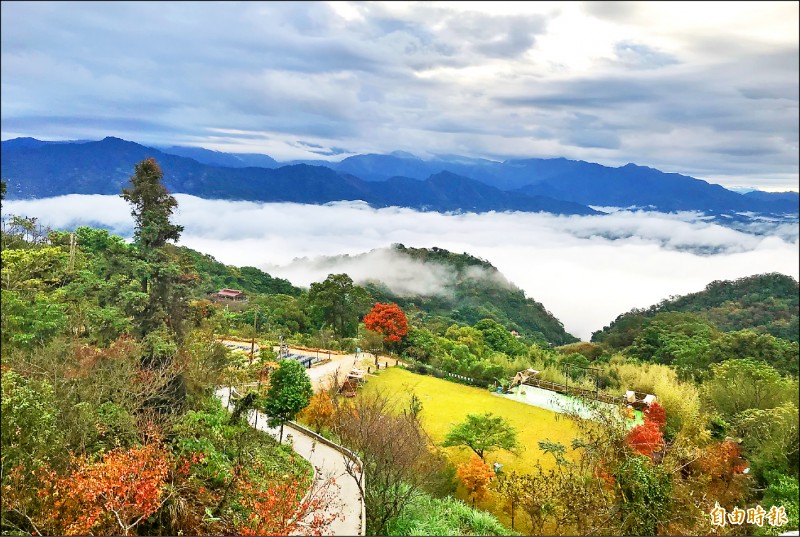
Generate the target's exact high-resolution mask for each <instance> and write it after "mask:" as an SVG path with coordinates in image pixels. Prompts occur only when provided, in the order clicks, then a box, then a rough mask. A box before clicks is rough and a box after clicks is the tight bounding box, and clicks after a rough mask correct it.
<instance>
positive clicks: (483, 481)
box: [456, 454, 494, 507]
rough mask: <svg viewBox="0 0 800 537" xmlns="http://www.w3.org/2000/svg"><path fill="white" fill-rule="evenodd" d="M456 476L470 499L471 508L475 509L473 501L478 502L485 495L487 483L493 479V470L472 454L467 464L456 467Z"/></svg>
mask: <svg viewBox="0 0 800 537" xmlns="http://www.w3.org/2000/svg"><path fill="white" fill-rule="evenodd" d="M456 474H457V475H458V478H459V479H461V483H463V485H464V488H465V489H467V492H468V493H469V495H470V497H471V498H472V507H475V500H476V499H477V500H480V499H482V498H483V497H484V496H485V495H486V491H487V489H488V487H489V482H490V481H491V480H492V478H493V477H494V470H492V469H491V467H489V465H488V464H487V463H485V462H483V460H482V459H481V458H480V457H478V456H477V455H474V454H473V455H472V457H470V459H469V462H465V463H463V464H459V465H458V468H457V470H456Z"/></svg>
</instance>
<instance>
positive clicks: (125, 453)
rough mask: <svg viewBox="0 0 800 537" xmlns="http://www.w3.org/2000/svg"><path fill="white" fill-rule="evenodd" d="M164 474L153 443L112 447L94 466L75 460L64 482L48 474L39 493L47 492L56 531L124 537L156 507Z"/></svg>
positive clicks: (165, 457)
mask: <svg viewBox="0 0 800 537" xmlns="http://www.w3.org/2000/svg"><path fill="white" fill-rule="evenodd" d="M169 471H170V460H169V454H168V453H167V452H166V451H164V450H163V449H162V448H161V447H160V446H158V445H156V444H148V445H145V446H137V447H132V448H130V449H127V450H122V449H118V450H114V451H112V452H110V453H108V454H106V455H105V456H104V457H103V460H101V461H99V462H94V463H92V462H88V461H86V460H80V461H78V466H77V468H76V469H75V470H74V471H73V472H72V473H71V474H70V475H69V476H68V477H66V478H57V477H55V475H54V474H53V473H52V472H49V473H48V474H47V475H46V476H43V478H44V479H43V481H44V482H45V483H44V484H45V488H44V489H42V490H40V491H39V494H40V495H41V494H43V493H44V494H48V490H47V489H48V488H49V489H50V491H49V493H50V496H51V498H52V511H51V515H50V519H51V520H52V521H53V522H56V524H55V526H56V527H54V528H53V529H54V530H55V531H56V533H63V534H64V535H90V534H94V535H100V534H116V535H129V534H130V533H131V530H133V529H134V528H135V527H136V526H137V525H139V524H140V523H141V522H142V521H143V520H145V519H146V518H147V517H149V516H150V515H152V514H153V513H155V512H156V510H158V508H159V507H161V504H162V503H163V500H164V496H163V487H164V483H165V480H166V478H167V475H168V474H169ZM48 481H49V483H48ZM48 485H49V486H48Z"/></svg>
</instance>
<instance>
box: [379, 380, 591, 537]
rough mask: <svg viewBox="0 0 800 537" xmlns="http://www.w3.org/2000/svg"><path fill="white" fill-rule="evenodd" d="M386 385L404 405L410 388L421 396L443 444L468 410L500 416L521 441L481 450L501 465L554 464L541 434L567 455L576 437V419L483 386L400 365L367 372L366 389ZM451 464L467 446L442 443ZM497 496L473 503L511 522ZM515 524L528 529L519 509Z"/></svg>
mask: <svg viewBox="0 0 800 537" xmlns="http://www.w3.org/2000/svg"><path fill="white" fill-rule="evenodd" d="M379 389H380V390H385V391H386V392H388V393H389V394H392V395H395V396H397V397H398V399H399V400H400V403H401V404H402V405H403V406H407V404H408V401H409V399H410V398H411V394H412V393H415V394H416V395H417V397H419V399H420V400H421V401H422V412H421V413H420V419H421V421H422V425H423V427H424V428H425V430H426V431H427V432H428V434H430V435H431V437H432V438H433V440H434V442H436V443H437V444H438V445H441V444H442V442H443V441H444V437H445V435H446V434H447V431H449V430H450V428H451V427H452V426H453V425H454V424H456V423H458V422H460V421H463V420H464V418H465V417H466V416H467V414H482V413H484V412H493V413H494V414H496V415H500V416H503V417H504V418H506V419H507V420H508V422H509V423H511V425H513V426H514V428H515V429H516V430H517V437H518V439H519V443H520V445H521V446H522V448H521V450H520V452H519V456H515V455H513V454H511V453H508V452H507V451H504V450H497V451H491V452H490V453H489V454H488V455H486V454H485V455H484V456H485V459H486V461H487V462H488V463H490V464H492V463H494V462H499V463H500V464H502V465H503V471H511V470H516V471H518V472H524V473H528V472H531V471H533V466H534V465H535V464H536V463H537V462H539V463H540V464H541V465H542V467H544V468H552V467H554V466H555V460H554V458H553V456H552V455H547V454H546V453H544V452H543V451H542V450H541V449H539V441H540V440H551V441H554V442H561V443H562V444H564V446H566V448H567V453H568V454H567V457H568V458H569V452H570V447H569V446H570V444H571V442H572V439H573V438H574V437H575V433H576V428H575V426H574V424H573V423H572V422H571V421H570V420H569V419H567V418H566V417H565V416H564V415H562V414H558V413H556V412H552V411H550V410H545V409H543V408H538V407H535V406H531V405H526V404H525V403H520V402H517V401H512V400H510V399H506V398H504V397H499V396H497V395H493V394H492V393H490V392H489V391H488V390H486V389H484V388H473V387H471V386H465V385H463V384H457V383H455V382H450V381H447V380H442V379H438V378H436V377H431V376H425V375H418V374H415V373H411V372H410V371H407V370H405V369H402V368H399V367H392V368H389V369H385V370H382V371H380V372H379V374H378V376H377V377H370V379H369V381H368V382H367V384H366V386H365V387H364V391H365V392H370V391H373V390H379ZM445 451H446V452H447V454H448V456H449V457H450V460H451V461H452V462H453V464H456V465H458V464H461V463H463V462H466V461H467V460H469V458H470V456H472V453H473V452H472V451H471V450H470V449H469V448H466V447H463V448H458V447H451V448H446V449H445ZM456 495H457V496H458V497H459V498H461V499H462V500H464V501H465V502H467V503H468V504H469V498H468V497H467V493H466V491H465V490H464V488H463V487H461V486H459V488H458V492H457V494H456ZM500 502H501V500H500V499H499V498H498V497H497V496H496V495H495V494H493V493H490V494H489V495H488V496H487V497H486V498H485V499H484V500H483V501H479V502H476V504H475V507H478V508H480V509H484V510H487V511H490V512H491V513H493V514H494V515H495V516H496V517H497V518H498V519H499V520H500V521H501V522H502V523H503V524H505V525H506V526H510V524H511V518H510V517H509V515H508V513H506V512H504V510H503V506H502V505H501V503H500ZM516 530H517V531H522V532H523V534H524V533H525V532H526V530H527V531H530V528H528V527H527V520H525V519H524V517H523V516H522V513H520V512H518V513H517V523H516Z"/></svg>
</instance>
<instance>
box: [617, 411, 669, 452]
mask: <svg viewBox="0 0 800 537" xmlns="http://www.w3.org/2000/svg"><path fill="white" fill-rule="evenodd" d="M666 423H667V414H666V412H664V407H662V406H661V405H659V404H658V403H655V402H654V403H652V404H651V405H650V406H649V407H648V408H647V410H645V412H644V423H643V424H642V425H637V426H636V427H634V428H633V429H631V430H630V432H629V433H628V436H627V438H626V439H625V442H626V443H627V444H628V445H629V446H630V447H631V448H632V449H633V450H634V451H635V452H637V453H639V454H640V455H645V456H647V457H650V458H651V459H652V458H653V453H655V452H656V451H659V450H660V449H661V448H662V446H663V445H664V432H663V429H664V425H666Z"/></svg>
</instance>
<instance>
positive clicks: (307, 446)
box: [216, 368, 364, 535]
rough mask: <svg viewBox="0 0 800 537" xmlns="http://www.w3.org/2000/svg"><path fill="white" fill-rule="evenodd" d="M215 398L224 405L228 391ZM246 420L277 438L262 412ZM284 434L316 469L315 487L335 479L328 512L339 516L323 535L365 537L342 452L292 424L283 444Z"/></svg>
mask: <svg viewBox="0 0 800 537" xmlns="http://www.w3.org/2000/svg"><path fill="white" fill-rule="evenodd" d="M312 369H313V368H312ZM216 395H217V397H218V398H219V399H220V400H221V401H222V404H223V406H227V404H228V397H229V388H220V389H218V390H217V391H216ZM248 421H249V423H250V425H252V426H254V427H255V428H256V429H258V430H259V431H265V432H267V433H269V434H270V435H271V436H272V437H273V438H275V439H276V440H277V439H278V435H279V434H280V430H279V429H278V428H277V427H267V417H266V416H265V415H264V414H262V413H261V412H251V413H250V416H249V419H248ZM287 434H290V435H292V446H293V448H294V450H295V452H296V453H297V454H298V455H300V456H301V457H303V458H304V459H306V460H307V461H309V462H310V463H311V464H312V465H313V466H314V468H315V469H316V471H317V474H316V479H315V483H314V487H318V486H320V485H321V484H322V482H324V481H325V480H327V479H328V478H331V477H332V478H334V479H335V485H334V486H333V492H334V493H335V494H334V498H335V500H334V502H332V505H331V506H330V507H329V512H331V513H334V514H337V515H338V516H337V518H336V520H334V521H333V522H332V523H331V525H330V527H329V528H328V529H327V531H326V533H325V534H326V535H364V533H363V532H362V512H361V511H362V503H361V494H360V492H359V490H358V486H357V485H356V482H355V480H354V479H353V478H352V477H351V476H350V475H349V474H348V473H347V471H346V470H345V462H344V458H343V457H344V456H343V455H342V453H340V452H339V451H337V450H335V449H334V448H332V447H330V446H328V445H326V444H323V443H322V442H318V441H317V440H316V439H315V438H314V437H312V436H310V435H308V434H306V433H305V432H304V431H302V430H301V429H297V428H295V427H293V426H292V425H291V424H286V425H285V426H284V428H283V436H284V443H286V442H287V438H286V436H287Z"/></svg>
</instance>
